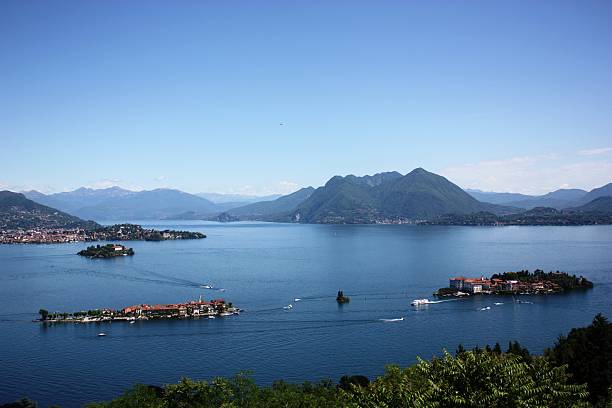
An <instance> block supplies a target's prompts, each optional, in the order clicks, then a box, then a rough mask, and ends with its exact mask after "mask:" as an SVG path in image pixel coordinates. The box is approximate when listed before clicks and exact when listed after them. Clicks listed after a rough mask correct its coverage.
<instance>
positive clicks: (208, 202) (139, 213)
mask: <svg viewBox="0 0 612 408" xmlns="http://www.w3.org/2000/svg"><path fill="white" fill-rule="evenodd" d="M24 195H25V196H26V197H27V198H29V199H31V200H33V201H35V202H37V203H40V204H43V205H46V206H48V207H51V208H56V209H58V210H60V211H63V212H65V213H68V214H71V215H74V216H77V217H80V218H84V219H94V220H137V219H208V220H220V221H235V220H261V221H281V222H303V223H397V222H413V221H418V220H428V219H433V218H436V217H440V216H442V215H457V216H460V215H467V214H476V213H486V214H492V215H493V216H495V217H497V216H504V215H508V214H518V213H522V212H524V211H525V210H531V209H534V208H538V207H551V208H554V209H572V210H576V211H583V212H584V211H607V209H606V208H607V205H608V201H607V200H601V201H597V202H593V200H595V199H598V198H600V197H608V196H612V183H610V184H607V185H605V186H603V187H600V188H596V189H594V190H592V191H590V192H587V191H584V190H579V189H562V190H557V191H553V192H551V193H548V194H545V195H541V196H530V195H524V194H515V193H494V192H483V191H479V190H465V191H464V190H463V189H461V188H460V187H459V186H457V185H455V184H453V183H452V182H450V181H449V180H447V179H446V178H444V177H442V176H439V175H437V174H434V173H430V172H428V171H426V170H424V169H422V168H417V169H415V170H413V171H411V172H410V173H408V174H406V175H402V174H400V173H398V172H386V173H378V174H375V175H372V176H369V175H367V176H363V177H357V176H354V175H348V176H345V177H341V176H334V177H332V178H331V179H329V181H327V183H325V185H324V186H321V187H319V188H316V189H315V188H313V187H307V188H303V189H301V190H298V191H296V192H294V193H292V194H288V195H285V196H279V197H276V196H266V197H259V200H260V201H257V202H250V200H253V199H256V198H255V197H249V196H241V195H224V194H215V193H201V194H199V195H195V194H189V193H185V192H182V191H179V190H172V189H156V190H150V191H129V190H125V189H122V188H119V187H111V188H106V189H99V190H94V189H89V188H79V189H77V190H74V191H70V192H64V193H56V194H49V195H45V194H42V193H40V192H37V191H27V192H24ZM205 197H208V198H205ZM212 200H214V201H216V202H213V201H212ZM587 204H588V205H587ZM583 206H584V207H583ZM580 208H582V209H580Z"/></svg>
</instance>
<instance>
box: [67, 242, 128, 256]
mask: <svg viewBox="0 0 612 408" xmlns="http://www.w3.org/2000/svg"><path fill="white" fill-rule="evenodd" d="M77 255H80V256H86V257H88V258H114V257H117V256H132V255H134V250H133V249H132V248H128V247H125V246H123V245H119V244H106V245H91V246H88V247H87V248H86V249H83V250H82V251H79V252H77Z"/></svg>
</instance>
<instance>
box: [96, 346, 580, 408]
mask: <svg viewBox="0 0 612 408" xmlns="http://www.w3.org/2000/svg"><path fill="white" fill-rule="evenodd" d="M567 380H568V375H567V374H566V372H565V367H564V366H562V367H553V366H551V365H550V364H549V363H548V362H547V361H546V360H545V359H543V358H536V359H533V360H532V361H531V362H526V361H524V360H522V359H521V358H520V357H518V356H515V355H511V354H497V353H494V352H489V351H485V350H483V351H466V352H463V353H461V354H460V355H459V356H457V357H453V356H452V355H451V354H449V353H446V352H445V353H444V355H443V356H442V357H441V358H434V359H433V360H432V361H424V360H419V362H418V363H417V364H416V365H414V366H411V367H408V368H406V369H401V368H399V367H397V366H389V367H388V368H387V372H386V374H385V375H384V376H382V377H380V378H378V379H376V380H375V381H374V382H373V383H372V384H370V385H367V386H364V387H359V386H357V385H352V386H350V387H348V388H349V389H348V390H345V389H342V388H340V387H336V386H334V385H333V384H332V383H331V382H321V383H317V384H310V383H305V384H303V385H293V384H287V383H284V382H277V383H275V384H274V385H272V386H271V387H258V386H257V385H255V383H254V382H253V380H252V379H250V378H248V377H246V376H244V375H239V376H236V377H234V378H231V379H223V378H218V379H215V380H213V381H212V382H210V383H209V382H206V381H201V382H200V381H192V380H189V379H183V380H182V381H181V382H180V383H178V384H173V385H168V386H166V387H165V388H164V389H160V388H154V387H147V386H143V385H139V386H136V387H134V388H133V389H132V390H130V391H128V392H127V393H126V394H124V395H123V396H121V397H119V398H117V399H115V400H113V401H111V402H107V403H100V404H91V405H89V407H90V408H132V407H134V408H135V407H154V408H187V407H194V408H205V407H211V408H212V407H279V408H280V407H483V408H484V407H581V406H583V407H588V406H589V404H588V401H587V398H588V392H587V388H586V385H575V384H568V382H567Z"/></svg>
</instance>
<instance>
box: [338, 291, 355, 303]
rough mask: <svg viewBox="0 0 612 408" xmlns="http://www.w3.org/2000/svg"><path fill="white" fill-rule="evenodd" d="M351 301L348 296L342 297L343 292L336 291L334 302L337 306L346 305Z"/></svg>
mask: <svg viewBox="0 0 612 408" xmlns="http://www.w3.org/2000/svg"><path fill="white" fill-rule="evenodd" d="M350 301H351V298H350V297H348V296H344V292H343V291H341V290H339V291H338V296H336V302H338V303H339V304H343V303H348V302H350Z"/></svg>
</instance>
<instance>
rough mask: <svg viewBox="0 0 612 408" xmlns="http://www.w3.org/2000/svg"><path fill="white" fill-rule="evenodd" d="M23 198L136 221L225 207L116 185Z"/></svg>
mask: <svg viewBox="0 0 612 408" xmlns="http://www.w3.org/2000/svg"><path fill="white" fill-rule="evenodd" d="M23 194H24V195H25V196H26V197H28V198H30V199H31V200H33V201H36V202H38V203H40V204H44V205H48V206H50V207H54V208H57V209H59V210H62V211H65V212H68V213H70V214H72V215H75V216H77V217H80V218H84V219H94V220H139V219H164V218H167V217H170V216H174V215H176V214H179V213H183V212H186V211H196V212H198V213H200V214H214V213H217V212H219V211H223V210H225V209H226V208H227V207H225V206H222V205H217V204H215V203H213V202H211V201H209V200H207V199H205V198H202V197H198V196H196V195H193V194H189V193H185V192H182V191H179V190H172V189H156V190H149V191H147V190H145V191H130V190H124V189H122V188H119V187H111V188H105V189H99V190H94V189H90V188H79V189H77V190H74V191H70V192H65V193H56V194H49V195H45V194H42V193H40V192H38V191H26V192H24V193H23Z"/></svg>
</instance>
